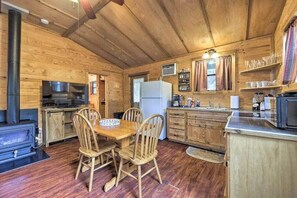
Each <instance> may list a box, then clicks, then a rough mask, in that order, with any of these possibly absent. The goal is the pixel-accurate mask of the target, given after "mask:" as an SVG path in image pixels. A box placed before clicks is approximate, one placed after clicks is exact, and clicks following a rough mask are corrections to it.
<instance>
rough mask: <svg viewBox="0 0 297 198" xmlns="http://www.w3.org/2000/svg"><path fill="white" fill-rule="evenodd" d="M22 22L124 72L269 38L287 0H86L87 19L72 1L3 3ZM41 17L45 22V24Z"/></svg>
mask: <svg viewBox="0 0 297 198" xmlns="http://www.w3.org/2000/svg"><path fill="white" fill-rule="evenodd" d="M6 1H7V2H9V3H11V4H14V5H17V6H19V7H22V8H25V9H27V10H29V12H30V14H29V16H28V17H27V19H25V20H26V21H27V22H29V23H33V24H36V25H39V26H42V27H43V28H46V29H48V30H50V31H54V32H56V33H58V34H60V35H61V36H64V37H69V38H70V39H72V40H73V41H75V42H76V43H78V44H80V45H82V46H84V47H86V48H87V49H89V50H91V51H93V52H94V53H96V54H98V55H100V56H102V57H103V58H105V59H107V60H108V61H110V62H112V63H114V64H116V65H118V66H119V67H122V68H129V67H133V66H139V65H143V64H147V63H152V62H154V61H160V60H165V59H170V58H172V57H177V56H181V55H183V54H186V53H190V52H195V51H199V50H204V49H209V48H215V47H217V46H221V45H225V44H229V43H233V42H238V41H243V40H246V39H251V38H255V37H259V36H265V35H270V34H273V33H274V31H275V29H276V26H277V23H278V20H279V18H280V15H281V12H282V10H283V7H284V4H285V0H273V1H272V0H125V4H124V5H123V6H120V5H118V4H115V3H112V2H110V1H109V0H90V4H91V6H92V7H93V10H94V11H95V12H96V16H97V18H96V19H95V20H89V19H88V18H87V17H86V16H85V12H84V10H83V9H82V7H81V6H80V5H79V4H76V3H73V2H72V1H70V0H6ZM41 18H45V19H47V20H49V22H50V23H49V25H43V24H42V23H41V22H40V19H41Z"/></svg>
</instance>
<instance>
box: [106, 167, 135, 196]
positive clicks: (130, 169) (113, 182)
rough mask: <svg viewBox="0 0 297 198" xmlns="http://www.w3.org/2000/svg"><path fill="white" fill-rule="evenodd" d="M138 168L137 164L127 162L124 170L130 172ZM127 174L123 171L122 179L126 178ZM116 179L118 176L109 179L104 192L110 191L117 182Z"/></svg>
mask: <svg viewBox="0 0 297 198" xmlns="http://www.w3.org/2000/svg"><path fill="white" fill-rule="evenodd" d="M136 169H137V166H135V165H133V164H129V163H126V164H124V165H123V170H124V171H126V172H128V173H132V172H133V171H135V170H136ZM126 176H127V175H126V174H124V173H121V178H120V181H121V180H122V179H124V178H125V177H126ZM116 179H117V177H113V178H112V179H111V180H109V181H108V182H106V184H105V185H104V188H103V190H104V192H107V191H109V190H110V189H112V188H113V187H114V186H115V184H116Z"/></svg>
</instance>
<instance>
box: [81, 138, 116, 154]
mask: <svg viewBox="0 0 297 198" xmlns="http://www.w3.org/2000/svg"><path fill="white" fill-rule="evenodd" d="M98 146H99V152H96V151H94V150H91V149H85V148H82V147H80V148H79V152H80V153H82V154H83V155H85V156H87V157H98V156H99V155H101V154H102V153H106V152H108V151H110V150H111V149H114V148H115V147H116V144H115V143H114V142H112V141H106V140H99V141H98Z"/></svg>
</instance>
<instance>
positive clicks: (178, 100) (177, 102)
mask: <svg viewBox="0 0 297 198" xmlns="http://www.w3.org/2000/svg"><path fill="white" fill-rule="evenodd" d="M172 106H173V107H180V106H181V95H177V94H174V95H173V97H172Z"/></svg>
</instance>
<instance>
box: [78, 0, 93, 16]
mask: <svg viewBox="0 0 297 198" xmlns="http://www.w3.org/2000/svg"><path fill="white" fill-rule="evenodd" d="M80 3H81V5H82V7H83V9H84V10H85V12H86V14H87V16H88V17H89V19H96V15H95V13H94V11H93V8H92V6H91V4H90V2H89V0H80Z"/></svg>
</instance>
